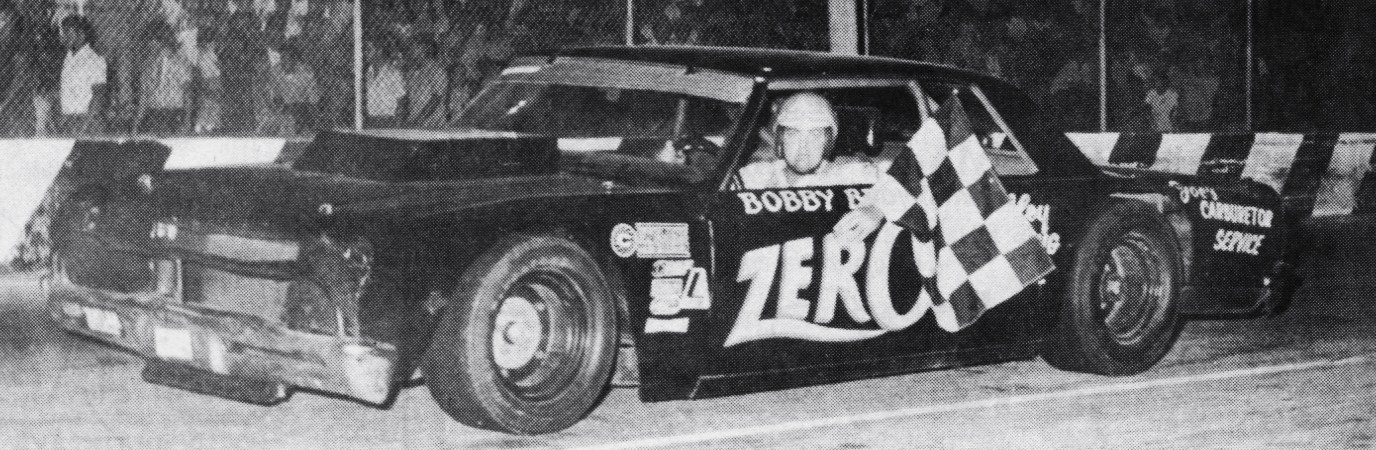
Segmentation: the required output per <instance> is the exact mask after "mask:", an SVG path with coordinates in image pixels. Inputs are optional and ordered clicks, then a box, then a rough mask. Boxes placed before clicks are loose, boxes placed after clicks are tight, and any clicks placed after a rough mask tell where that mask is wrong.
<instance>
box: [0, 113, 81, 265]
mask: <svg viewBox="0 0 1376 450" xmlns="http://www.w3.org/2000/svg"><path fill="white" fill-rule="evenodd" d="M74 143H75V141H74V140H72V139H14V140H3V141H0V149H3V150H0V158H4V160H3V162H0V264H6V263H8V262H9V261H10V260H11V259H13V258H14V256H15V254H14V252H15V250H16V249H17V247H18V246H19V242H21V241H22V240H23V239H24V224H25V223H28V221H29V218H30V217H33V213H34V211H36V210H37V209H38V205H39V204H41V203H42V202H43V197H44V194H46V193H47V192H48V187H49V186H52V184H53V180H54V179H55V178H57V173H58V172H60V171H61V170H62V164H63V163H64V162H66V161H67V156H68V155H70V154H71V153H72V145H73V144H74Z"/></svg>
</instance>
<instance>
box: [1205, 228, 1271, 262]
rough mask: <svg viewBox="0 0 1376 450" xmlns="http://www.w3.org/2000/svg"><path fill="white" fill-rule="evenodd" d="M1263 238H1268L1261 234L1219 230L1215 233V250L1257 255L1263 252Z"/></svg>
mask: <svg viewBox="0 0 1376 450" xmlns="http://www.w3.org/2000/svg"><path fill="white" fill-rule="evenodd" d="M1263 239H1266V236H1265V235H1261V234H1253V233H1246V232H1242V231H1233V230H1218V232H1217V233H1214V250H1217V251H1221V252H1234V253H1243V254H1247V255H1253V256H1255V255H1258V254H1260V253H1261V252H1260V250H1261V241H1262V240H1263Z"/></svg>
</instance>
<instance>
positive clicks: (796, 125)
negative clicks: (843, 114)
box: [774, 92, 836, 131]
mask: <svg viewBox="0 0 1376 450" xmlns="http://www.w3.org/2000/svg"><path fill="white" fill-rule="evenodd" d="M774 117H775V119H774V125H775V126H776V127H779V126H783V127H789V128H793V129H798V130H811V129H815V128H831V129H832V131H835V130H836V111H834V110H832V109H831V102H830V101H827V99H826V98H824V97H822V96H820V95H817V94H815V93H812V92H800V93H797V94H793V95H792V96H789V97H788V98H786V99H784V101H783V103H782V104H780V105H779V113H778V114H777V115H775V116H774Z"/></svg>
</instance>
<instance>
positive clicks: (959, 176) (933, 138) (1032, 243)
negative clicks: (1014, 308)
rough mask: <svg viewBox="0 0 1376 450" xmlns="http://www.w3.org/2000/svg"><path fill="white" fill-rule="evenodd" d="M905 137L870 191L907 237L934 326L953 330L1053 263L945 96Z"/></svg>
mask: <svg viewBox="0 0 1376 450" xmlns="http://www.w3.org/2000/svg"><path fill="white" fill-rule="evenodd" d="M935 116H936V117H935V118H928V119H926V120H925V121H924V122H923V124H922V127H921V128H919V129H918V132H917V134H915V135H914V136H913V138H912V139H911V140H909V141H908V148H909V149H911V150H912V151H911V152H903V153H902V154H900V155H899V156H898V158H897V159H896V160H895V161H894V164H893V166H892V167H891V168H890V169H889V172H888V174H887V176H884V177H881V180H880V182H879V183H877V184H876V185H875V187H874V190H872V191H871V193H870V198H871V202H872V203H873V204H875V205H876V206H878V207H879V209H880V210H882V211H883V212H884V216H885V217H886V218H888V219H889V220H890V221H892V222H894V223H896V224H898V225H900V226H902V227H903V228H905V229H907V230H908V231H909V232H910V233H911V234H912V235H913V253H914V257H915V258H916V260H917V261H916V263H917V267H918V269H919V272H920V273H921V274H922V276H923V277H924V278H926V280H925V282H924V283H923V292H922V293H921V294H920V297H919V300H918V302H919V305H920V304H923V303H925V302H931V304H932V310H933V312H934V313H935V316H936V318H937V323H938V324H939V325H940V326H941V327H942V328H943V329H945V330H947V331H952V332H954V331H959V330H960V329H963V328H965V327H966V326H968V325H970V324H971V323H974V322H975V320H977V319H979V317H980V315H981V314H983V313H984V311H985V310H987V309H989V308H992V307H994V306H997V305H999V304H1000V303H1003V302H1004V301H1006V300H1008V299H1009V298H1012V297H1013V296H1014V295H1016V294H1017V293H1019V292H1022V290H1023V289H1024V288H1026V287H1027V286H1028V285H1031V284H1032V283H1035V282H1037V281H1038V280H1040V279H1042V278H1043V277H1045V276H1046V275H1047V274H1048V273H1050V272H1051V271H1052V270H1053V269H1055V264H1053V263H1052V261H1051V256H1050V255H1048V254H1047V252H1046V249H1045V248H1043V247H1042V244H1041V241H1040V240H1039V239H1038V238H1037V235H1036V233H1035V232H1034V231H1033V229H1032V224H1031V223H1028V221H1027V219H1026V218H1024V217H1023V215H1022V211H1021V210H1020V209H1019V208H1018V207H1017V205H1016V204H1015V203H1014V202H1012V201H1010V199H1009V198H1008V193H1007V191H1005V190H1004V188H1003V184H1002V183H1001V182H999V178H998V175H997V174H996V173H995V172H994V169H993V166H992V164H991V163H990V161H989V157H988V155H986V154H985V153H984V149H983V148H982V147H981V145H980V143H979V139H978V137H976V136H975V135H974V133H973V132H972V131H971V129H970V121H969V119H968V118H967V116H966V114H965V111H964V109H963V108H962V107H961V105H960V99H959V97H958V96H956V95H952V96H950V98H949V99H948V100H947V101H946V103H945V104H943V105H942V106H941V108H940V109H939V110H938V111H937V112H936V114H935Z"/></svg>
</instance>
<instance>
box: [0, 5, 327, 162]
mask: <svg viewBox="0 0 1376 450" xmlns="http://www.w3.org/2000/svg"><path fill="white" fill-rule="evenodd" d="M352 17H353V16H352V6H351V4H350V3H348V2H346V1H328V0H326V1H322V0H315V1H307V0H266V1H265V0H229V1H198V0H185V1H182V0H85V1H56V2H55V1H51V0H0V60H3V61H4V62H5V63H4V64H0V66H4V68H3V69H0V71H3V72H0V92H3V94H2V95H3V97H0V101H2V102H3V103H0V133H3V134H5V135H10V136H34V135H37V136H44V135H92V134H154V135H191V134H215V135H236V134H239V135H243V134H247V135H292V134H299V133H306V132H309V131H310V130H314V129H317V128H325V127H334V126H345V125H347V124H350V123H352V115H353V114H352V105H353V77H354V75H353V64H352V59H353V58H352V43H353V35H352V33H350V31H351V29H352V25H351V20H352Z"/></svg>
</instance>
